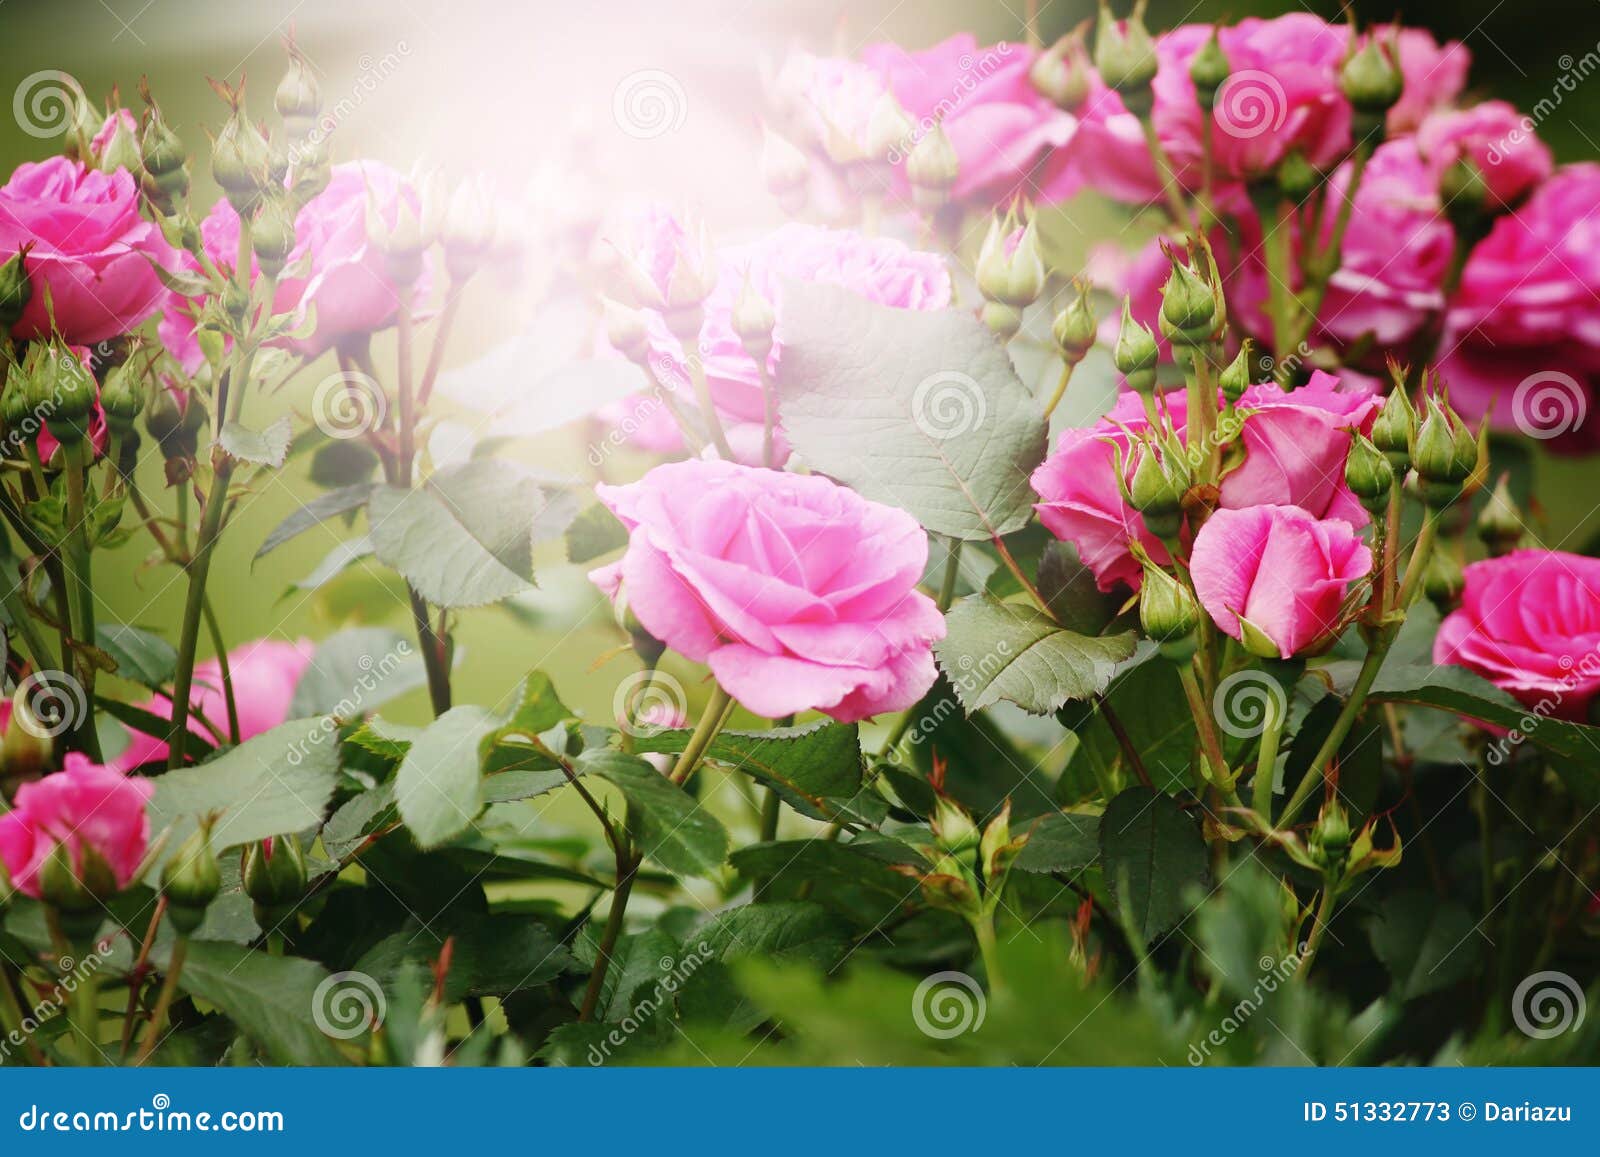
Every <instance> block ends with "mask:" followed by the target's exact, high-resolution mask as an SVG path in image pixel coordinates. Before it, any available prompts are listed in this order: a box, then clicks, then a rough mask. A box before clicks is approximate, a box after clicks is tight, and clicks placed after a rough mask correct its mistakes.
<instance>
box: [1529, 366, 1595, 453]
mask: <svg viewBox="0 0 1600 1157" xmlns="http://www.w3.org/2000/svg"><path fill="white" fill-rule="evenodd" d="M1588 413H1589V392H1588V390H1586V389H1585V388H1584V387H1583V384H1582V383H1581V382H1579V381H1578V379H1577V378H1575V377H1573V376H1572V375H1571V374H1564V373H1562V372H1561V371H1560V370H1540V371H1539V372H1538V373H1536V374H1529V375H1528V376H1527V377H1525V378H1523V379H1522V381H1520V382H1518V383H1517V388H1516V390H1515V391H1513V392H1512V395H1511V420H1512V421H1513V422H1515V423H1516V425H1517V429H1519V430H1521V431H1522V432H1523V433H1524V434H1526V435H1527V436H1528V437H1530V438H1537V439H1539V440H1540V441H1548V440H1549V439H1551V438H1559V437H1561V435H1563V434H1567V433H1571V432H1572V431H1573V430H1576V429H1577V428H1578V427H1579V426H1581V425H1583V420H1584V418H1586V417H1587V416H1588Z"/></svg>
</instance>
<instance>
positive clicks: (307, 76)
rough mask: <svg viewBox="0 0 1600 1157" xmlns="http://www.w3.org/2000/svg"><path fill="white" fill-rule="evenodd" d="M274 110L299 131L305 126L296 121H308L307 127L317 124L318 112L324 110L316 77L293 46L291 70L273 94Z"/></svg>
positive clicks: (290, 57)
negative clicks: (315, 122)
mask: <svg viewBox="0 0 1600 1157" xmlns="http://www.w3.org/2000/svg"><path fill="white" fill-rule="evenodd" d="M272 107H273V108H275V109H277V110H278V115H279V116H280V117H282V118H283V119H284V121H285V122H286V123H292V124H294V127H295V128H296V129H298V128H301V127H302V126H301V125H300V124H299V123H295V122H307V124H306V126H305V127H309V122H312V121H315V120H316V116H317V113H319V112H320V111H322V94H321V92H320V91H319V90H318V88H317V78H316V76H315V75H314V74H313V73H312V71H311V66H310V65H309V64H308V63H307V61H306V58H305V56H304V55H303V54H302V53H301V52H300V50H299V49H297V48H295V47H294V46H292V45H291V46H290V48H289V67H288V70H287V71H285V72H284V74H283V79H282V80H280V81H279V82H278V90H277V92H275V93H273V96H272ZM296 135H298V133H297V134H296Z"/></svg>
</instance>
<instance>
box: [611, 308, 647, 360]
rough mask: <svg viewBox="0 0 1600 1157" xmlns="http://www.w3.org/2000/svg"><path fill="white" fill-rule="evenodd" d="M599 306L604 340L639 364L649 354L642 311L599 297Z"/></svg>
mask: <svg viewBox="0 0 1600 1157" xmlns="http://www.w3.org/2000/svg"><path fill="white" fill-rule="evenodd" d="M600 308H601V310H602V312H603V314H604V320H605V328H606V340H607V341H608V342H610V343H611V348H612V349H614V350H616V351H617V352H618V353H619V354H621V355H622V356H623V357H625V358H627V359H628V360H629V361H631V362H635V363H637V364H639V365H644V364H645V359H646V358H648V357H649V356H650V334H649V331H648V330H647V329H646V327H645V317H644V314H643V312H641V311H640V310H637V309H629V308H628V307H627V306H626V305H623V304H622V303H621V302H620V301H614V300H613V299H611V298H609V297H601V299H600Z"/></svg>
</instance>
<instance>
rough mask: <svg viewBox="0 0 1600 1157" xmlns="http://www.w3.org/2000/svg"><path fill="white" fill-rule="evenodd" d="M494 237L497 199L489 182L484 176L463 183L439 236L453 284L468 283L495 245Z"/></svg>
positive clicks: (454, 193)
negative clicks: (495, 202) (495, 199)
mask: <svg viewBox="0 0 1600 1157" xmlns="http://www.w3.org/2000/svg"><path fill="white" fill-rule="evenodd" d="M494 235H495V207H494V197H493V195H492V192H491V190H490V188H489V185H488V182H487V181H485V180H484V179H483V178H482V177H481V176H480V177H474V178H470V179H468V180H466V181H463V182H461V184H459V185H457V186H456V189H455V191H454V192H453V193H451V194H450V203H449V205H448V206H447V207H446V208H445V213H444V223H443V225H442V227H441V229H440V235H439V240H440V241H441V242H442V243H443V245H444V267H445V269H446V271H448V272H449V274H450V278H451V280H452V281H456V282H462V281H465V280H466V279H467V278H468V277H470V276H472V274H473V273H475V272H477V269H478V266H479V265H480V264H481V263H482V262H483V259H484V258H485V257H486V256H488V254H489V252H490V250H491V249H492V248H493V246H494Z"/></svg>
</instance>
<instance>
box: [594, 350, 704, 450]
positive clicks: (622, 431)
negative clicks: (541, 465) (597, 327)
mask: <svg viewBox="0 0 1600 1157" xmlns="http://www.w3.org/2000/svg"><path fill="white" fill-rule="evenodd" d="M700 364H701V362H700V355H699V354H693V355H691V356H690V358H689V360H688V363H687V365H680V364H679V363H678V361H677V360H676V359H674V358H672V357H670V356H668V355H665V354H655V353H652V354H651V355H650V358H649V366H648V369H649V373H650V378H651V379H652V381H653V383H654V384H653V385H651V387H650V388H649V389H648V390H646V391H644V392H643V393H642V394H635V395H633V396H632V397H631V398H630V399H628V402H629V403H631V406H630V408H629V409H628V410H627V412H626V413H624V414H623V415H622V416H621V417H620V418H618V419H617V421H615V422H613V423H611V425H610V428H609V429H607V431H606V433H605V437H603V438H601V439H600V440H599V441H596V442H590V443H589V453H588V458H589V465H591V466H594V467H596V468H598V467H600V466H601V465H603V464H604V463H605V461H606V459H608V458H610V457H611V455H613V454H615V453H616V452H617V451H618V450H620V449H621V448H622V447H623V446H625V445H627V444H628V443H629V442H631V441H633V440H634V438H636V437H638V436H639V435H640V434H641V433H644V432H645V431H646V430H648V429H649V428H650V427H651V426H652V424H654V423H655V422H657V421H658V420H659V419H660V417H661V414H662V412H663V411H666V413H667V415H668V419H669V420H670V421H673V422H674V423H676V419H675V418H673V417H672V416H671V414H672V411H671V407H672V405H673V402H672V401H670V400H669V396H670V398H672V399H679V398H684V397H687V396H688V394H689V391H690V377H689V375H690V373H691V372H692V368H693V367H696V366H699V365H700Z"/></svg>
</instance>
